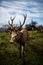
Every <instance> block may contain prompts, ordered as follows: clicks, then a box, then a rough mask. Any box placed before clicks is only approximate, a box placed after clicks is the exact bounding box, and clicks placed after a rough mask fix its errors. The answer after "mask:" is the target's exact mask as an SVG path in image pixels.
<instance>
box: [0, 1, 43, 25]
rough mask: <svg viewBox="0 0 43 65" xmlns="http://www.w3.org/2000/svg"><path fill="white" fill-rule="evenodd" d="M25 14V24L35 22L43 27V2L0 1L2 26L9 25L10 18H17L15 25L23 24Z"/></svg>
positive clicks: (0, 22) (0, 21)
mask: <svg viewBox="0 0 43 65" xmlns="http://www.w3.org/2000/svg"><path fill="white" fill-rule="evenodd" d="M23 14H24V15H26V14H27V19H26V22H25V24H29V23H31V20H33V21H36V22H37V23H38V24H39V25H43V0H0V25H2V24H8V21H9V20H10V17H12V18H13V17H15V20H14V24H19V20H20V21H21V23H23V20H24V17H23ZM10 23H11V21H10Z"/></svg>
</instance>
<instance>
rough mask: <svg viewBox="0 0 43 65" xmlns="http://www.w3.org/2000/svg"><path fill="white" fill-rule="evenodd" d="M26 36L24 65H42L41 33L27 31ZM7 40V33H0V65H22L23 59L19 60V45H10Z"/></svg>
mask: <svg viewBox="0 0 43 65" xmlns="http://www.w3.org/2000/svg"><path fill="white" fill-rule="evenodd" d="M28 35H29V36H28V37H29V39H28V41H27V43H26V44H25V55H24V60H25V65H43V33H37V32H35V31H34V32H33V31H28ZM9 40H10V34H9V33H6V32H0V65H23V58H21V59H20V58H19V45H18V44H17V43H14V44H10V43H9Z"/></svg>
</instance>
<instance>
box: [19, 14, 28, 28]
mask: <svg viewBox="0 0 43 65" xmlns="http://www.w3.org/2000/svg"><path fill="white" fill-rule="evenodd" d="M23 16H24V21H23V23H22V24H21V21H20V20H19V23H20V27H22V26H23V25H24V24H25V21H26V18H27V14H26V15H24V14H23Z"/></svg>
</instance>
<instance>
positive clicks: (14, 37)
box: [8, 15, 27, 43]
mask: <svg viewBox="0 0 43 65" xmlns="http://www.w3.org/2000/svg"><path fill="white" fill-rule="evenodd" d="M23 17H24V21H23V23H22V24H21V22H20V21H19V23H20V26H19V27H13V20H14V19H15V17H14V18H13V19H11V18H10V19H11V24H10V21H9V22H8V23H9V26H10V27H9V30H10V31H11V40H10V42H11V43H13V42H19V41H20V40H21V41H22V37H23V36H22V34H23V33H22V32H21V31H22V30H23V29H22V26H23V25H24V23H25V21H26V18H27V15H23Z"/></svg>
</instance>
